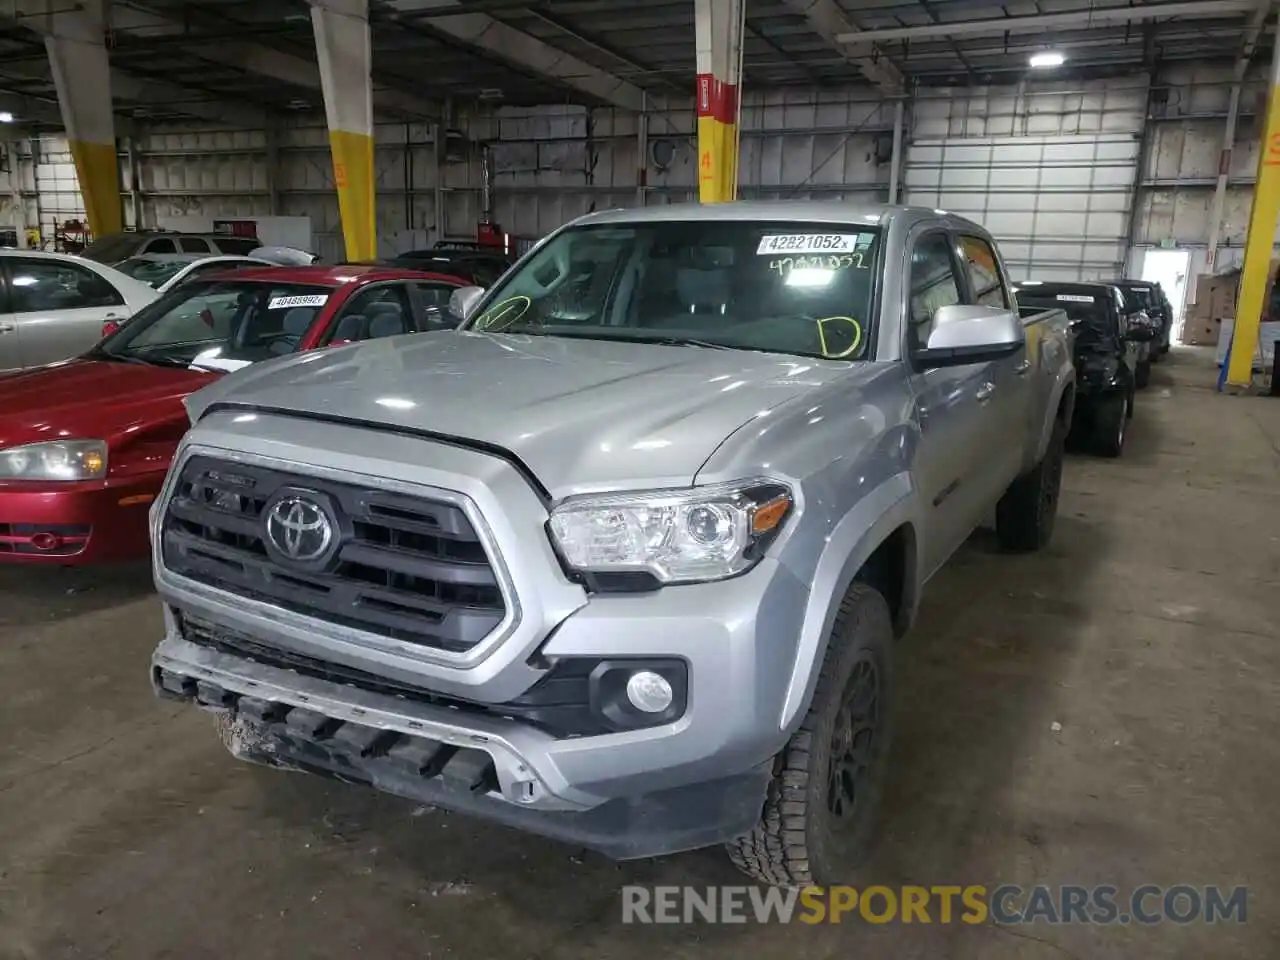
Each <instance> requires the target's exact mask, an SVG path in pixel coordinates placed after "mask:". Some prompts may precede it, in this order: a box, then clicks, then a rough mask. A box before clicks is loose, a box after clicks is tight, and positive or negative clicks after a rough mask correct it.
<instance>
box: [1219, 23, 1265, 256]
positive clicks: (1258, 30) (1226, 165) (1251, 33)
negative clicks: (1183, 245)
mask: <svg viewBox="0 0 1280 960" xmlns="http://www.w3.org/2000/svg"><path fill="white" fill-rule="evenodd" d="M1274 5H1275V3H1274V0H1260V2H1258V4H1257V7H1256V8H1255V9H1254V11H1253V19H1252V20H1250V21H1249V27H1248V29H1247V30H1246V31H1245V35H1244V40H1243V42H1242V43H1241V45H1240V56H1239V57H1238V58H1237V59H1236V65H1235V70H1234V71H1233V74H1232V78H1231V79H1232V83H1231V94H1230V97H1229V99H1228V100H1227V123H1226V127H1225V128H1224V129H1223V131H1222V150H1221V152H1220V153H1219V154H1218V180H1217V182H1216V183H1215V184H1214V187H1213V203H1212V205H1211V207H1210V210H1209V252H1208V254H1207V255H1206V257H1205V265H1206V268H1207V269H1208V270H1209V271H1211V272H1212V271H1213V270H1214V268H1215V266H1216V264H1217V261H1218V243H1219V241H1220V240H1221V239H1222V211H1223V209H1224V208H1225V206H1226V202H1227V179H1228V177H1230V175H1231V154H1232V151H1233V150H1234V149H1235V145H1236V121H1237V120H1238V119H1239V117H1240V89H1241V87H1242V85H1243V83H1244V75H1245V74H1246V73H1247V72H1248V71H1249V62H1250V61H1251V60H1252V59H1253V54H1254V50H1255V49H1256V48H1257V46H1258V38H1259V37H1260V36H1262V27H1263V24H1264V23H1266V20H1267V14H1269V13H1270V12H1271V8H1272V7H1273V6H1274Z"/></svg>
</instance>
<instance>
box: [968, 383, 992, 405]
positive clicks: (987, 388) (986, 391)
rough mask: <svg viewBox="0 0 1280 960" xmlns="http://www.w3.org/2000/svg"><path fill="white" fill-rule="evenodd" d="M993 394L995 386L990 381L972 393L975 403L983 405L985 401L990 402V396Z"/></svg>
mask: <svg viewBox="0 0 1280 960" xmlns="http://www.w3.org/2000/svg"><path fill="white" fill-rule="evenodd" d="M995 392H996V385H995V384H994V383H992V382H991V381H990V380H988V381H987V382H986V383H984V384H983V385H982V386H980V387H979V388H978V389H977V390H975V391H974V392H973V395H974V397H975V398H977V401H978V402H979V403H983V402H985V401H987V400H990V399H991V395H992V394H993V393H995Z"/></svg>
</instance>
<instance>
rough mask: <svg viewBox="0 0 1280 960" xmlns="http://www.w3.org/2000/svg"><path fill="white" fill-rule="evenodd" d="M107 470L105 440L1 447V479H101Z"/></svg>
mask: <svg viewBox="0 0 1280 960" xmlns="http://www.w3.org/2000/svg"><path fill="white" fill-rule="evenodd" d="M106 473H107V444H106V441H105V440H50V441H48V442H46V443H28V444H25V445H24V446H21V447H9V448H7V449H5V450H0V480H97V479H99V478H100V477H104V476H106Z"/></svg>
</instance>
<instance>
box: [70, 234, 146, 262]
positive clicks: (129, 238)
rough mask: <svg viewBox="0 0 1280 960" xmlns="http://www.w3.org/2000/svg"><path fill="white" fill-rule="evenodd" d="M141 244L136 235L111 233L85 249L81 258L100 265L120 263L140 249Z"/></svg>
mask: <svg viewBox="0 0 1280 960" xmlns="http://www.w3.org/2000/svg"><path fill="white" fill-rule="evenodd" d="M140 242H141V238H140V237H139V236H138V235H137V234H136V233H109V234H107V235H106V236H105V237H103V238H102V239H101V240H95V241H93V243H91V244H89V245H88V246H87V247H85V248H84V252H83V253H82V254H81V256H84V257H88V258H89V259H90V260H96V261H98V263H118V262H120V261H121V260H123V259H124V258H125V257H127V256H129V254H131V253H133V251H134V250H136V249H138V244H139V243H140Z"/></svg>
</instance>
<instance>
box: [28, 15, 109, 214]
mask: <svg viewBox="0 0 1280 960" xmlns="http://www.w3.org/2000/svg"><path fill="white" fill-rule="evenodd" d="M27 25H28V26H30V27H31V28H33V29H35V30H37V31H39V32H40V33H42V34H44V45H45V50H46V51H47V52H48V54H49V70H50V72H51V73H52V75H53V85H54V88H55V89H56V90H57V91H58V107H59V109H60V110H61V112H62V124H63V126H64V127H65V128H66V131H67V143H68V146H69V147H70V149H71V156H72V159H73V160H74V161H75V165H76V177H77V178H78V179H79V181H80V195H81V197H83V198H84V209H85V216H86V218H87V219H88V221H89V230H90V231H91V232H92V233H93V235H94V236H95V237H101V236H105V235H106V234H109V233H118V232H119V231H120V230H121V229H122V228H123V226H124V212H123V210H122V209H121V206H120V164H119V161H118V159H117V158H116V131H115V117H114V115H113V114H112V112H111V68H110V65H109V63H108V60H107V46H106V3H105V0H84V2H83V3H80V4H78V5H77V6H76V7H71V6H67V5H61V4H59V5H57V6H55V5H54V3H50V4H49V5H48V7H47V8H46V10H45V12H44V13H43V15H42V16H40V17H38V18H34V19H33V20H32V21H31V22H29V23H28V24H27Z"/></svg>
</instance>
